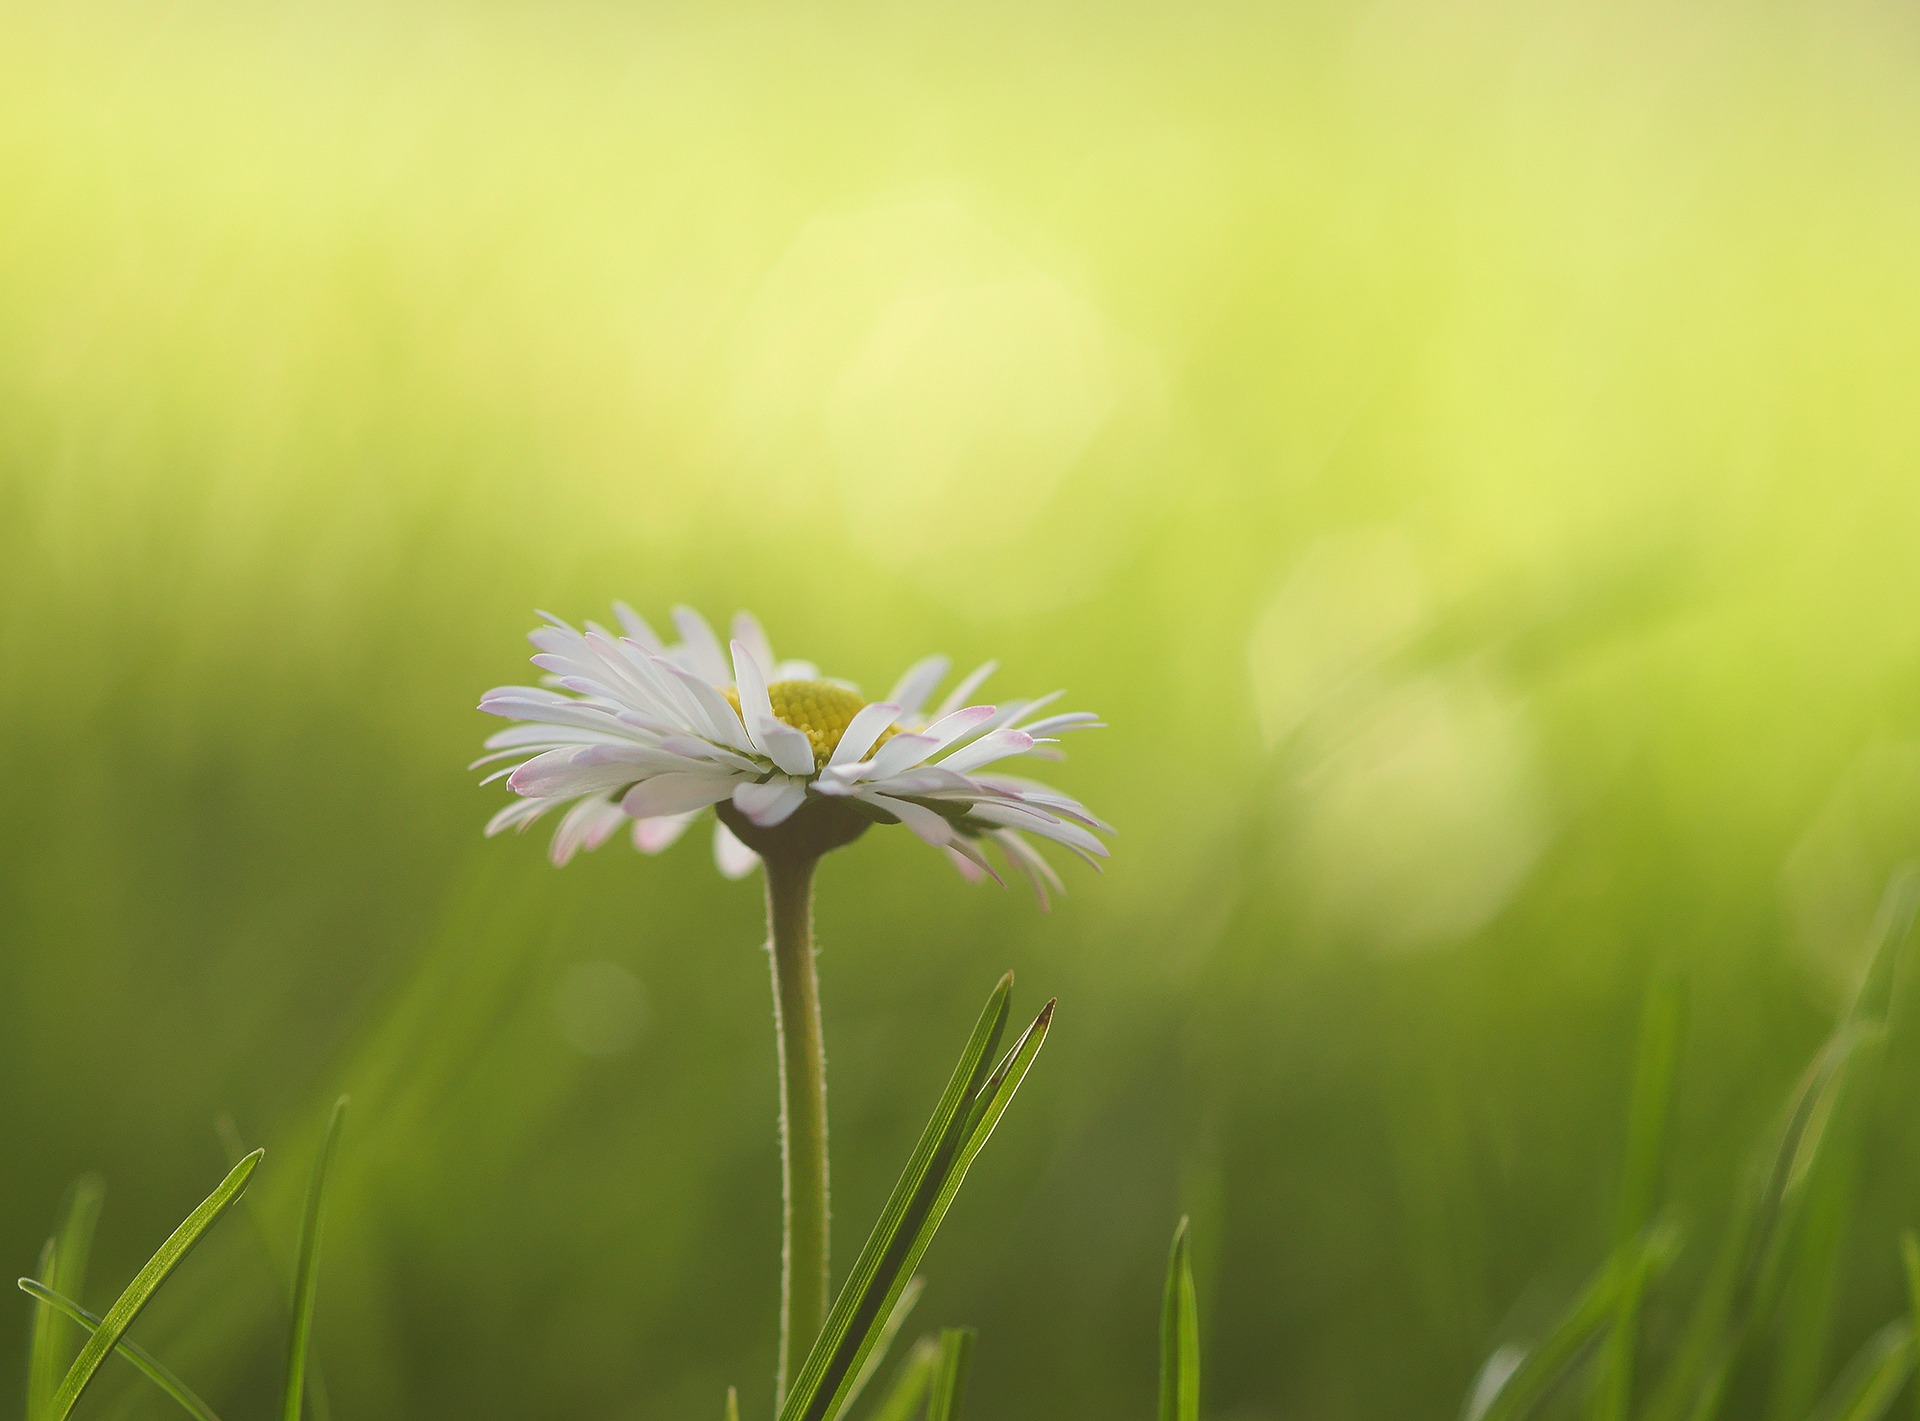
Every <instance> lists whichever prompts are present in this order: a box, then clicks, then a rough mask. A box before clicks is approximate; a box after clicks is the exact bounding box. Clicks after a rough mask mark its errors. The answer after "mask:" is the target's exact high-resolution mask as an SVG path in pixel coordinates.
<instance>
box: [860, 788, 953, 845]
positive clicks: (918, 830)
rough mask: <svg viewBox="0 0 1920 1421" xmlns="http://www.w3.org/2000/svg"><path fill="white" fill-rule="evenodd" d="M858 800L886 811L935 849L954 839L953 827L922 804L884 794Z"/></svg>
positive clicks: (864, 796) (866, 795)
mask: <svg viewBox="0 0 1920 1421" xmlns="http://www.w3.org/2000/svg"><path fill="white" fill-rule="evenodd" d="M860 798H862V799H864V800H866V801H867V803H869V804H872V805H875V806H877V807H878V808H881V809H884V810H886V811H887V813H889V814H891V815H892V816H893V817H894V818H896V819H898V820H899V821H900V822H901V823H902V824H904V825H906V826H907V827H908V828H909V829H911V830H913V832H914V833H915V834H917V835H919V836H920V838H922V839H924V840H925V841H926V842H927V843H929V844H932V845H933V846H934V847H935V848H945V847H946V846H947V845H948V844H950V843H952V842H953V840H954V838H955V837H956V836H955V834H954V832H953V826H952V825H951V824H949V823H948V822H947V821H946V820H945V819H943V818H942V817H941V816H940V815H938V814H935V813H934V812H933V811H932V810H931V809H928V808H927V807H926V806H925V805H924V804H915V803H914V802H913V801H912V800H910V799H895V798H893V796H891V795H886V794H862V795H861V796H860Z"/></svg>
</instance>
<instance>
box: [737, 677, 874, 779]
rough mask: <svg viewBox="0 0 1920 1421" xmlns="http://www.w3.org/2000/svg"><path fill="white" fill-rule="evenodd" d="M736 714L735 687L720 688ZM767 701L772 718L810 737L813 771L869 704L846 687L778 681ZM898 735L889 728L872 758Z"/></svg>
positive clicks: (809, 682) (811, 682)
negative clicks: (770, 708) (771, 706)
mask: <svg viewBox="0 0 1920 1421" xmlns="http://www.w3.org/2000/svg"><path fill="white" fill-rule="evenodd" d="M720 694H721V695H723V696H725V697H726V698H727V700H728V701H729V702H730V703H731V704H732V706H733V708H734V709H735V710H739V709H740V693H739V691H737V690H735V689H734V688H733V687H732V686H724V687H722V688H721V691H720ZM767 699H768V701H770V702H771V703H772V704H773V718H774V719H775V720H779V721H784V722H786V723H787V724H788V725H790V726H792V727H793V728H794V729H795V730H797V731H799V732H800V733H801V734H803V735H805V736H806V737H807V743H808V744H809V745H811V746H812V747H813V767H814V768H815V769H816V770H817V769H820V768H822V767H823V766H824V765H825V764H826V763H827V760H828V759H829V758H830V757H831V756H832V754H833V747H834V746H836V745H838V744H839V743H840V737H841V736H843V735H845V734H846V733H847V727H848V726H849V725H851V724H852V723H853V718H854V717H855V716H856V715H858V714H859V713H860V711H861V709H862V708H863V707H864V706H865V705H866V702H865V701H863V700H861V699H860V697H859V696H857V695H855V694H854V693H853V692H852V691H849V690H848V689H847V688H846V687H845V686H836V685H834V684H833V683H832V682H831V681H775V682H774V683H773V684H772V685H771V686H768V687H767ZM898 733H899V727H898V726H892V725H890V726H888V727H887V728H886V729H885V730H883V731H881V732H880V738H879V739H877V740H875V741H874V742H873V745H872V747H871V748H870V749H869V750H868V752H867V753H868V754H869V755H871V754H872V753H873V751H874V750H878V749H879V748H880V747H881V746H882V745H884V744H886V743H887V742H888V741H889V740H891V739H892V738H893V737H894V736H895V735H896V734H898Z"/></svg>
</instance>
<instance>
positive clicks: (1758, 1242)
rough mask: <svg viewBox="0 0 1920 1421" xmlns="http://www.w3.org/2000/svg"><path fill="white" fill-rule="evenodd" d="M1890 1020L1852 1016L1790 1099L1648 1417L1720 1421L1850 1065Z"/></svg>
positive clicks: (1770, 1294) (1772, 1289) (1774, 1283)
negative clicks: (1729, 1386) (1873, 1020)
mask: <svg viewBox="0 0 1920 1421" xmlns="http://www.w3.org/2000/svg"><path fill="white" fill-rule="evenodd" d="M1883 1032H1884V1027H1882V1026H1880V1025H1878V1024H1876V1023H1869V1022H1857V1021H1853V1020H1851V1019H1849V1020H1848V1021H1846V1022H1845V1023H1843V1024H1842V1025H1841V1026H1840V1027H1839V1029H1838V1030H1836V1031H1835V1032H1834V1033H1833V1035H1832V1036H1830V1037H1828V1038H1827V1040H1826V1043H1825V1044H1824V1045H1823V1046H1822V1047H1821V1048H1820V1050H1819V1052H1818V1053H1817V1054H1816V1055H1815V1056H1814V1058H1813V1060H1812V1061H1811V1062H1810V1063H1809V1064H1808V1066H1807V1069H1806V1070H1805V1071H1804V1072H1803V1073H1802V1075H1801V1077H1800V1081H1799V1083H1798V1085H1797V1086H1796V1087H1795V1090H1794V1093H1793V1095H1792V1096H1791V1097H1790V1098H1789V1101H1788V1104H1787V1109H1786V1113H1785V1117H1784V1119H1783V1120H1782V1122H1781V1124H1780V1125H1779V1127H1778V1128H1777V1131H1776V1132H1774V1133H1772V1134H1771V1135H1770V1136H1769V1139H1768V1145H1769V1148H1768V1149H1767V1151H1766V1152H1765V1153H1764V1154H1762V1155H1761V1156H1760V1157H1759V1158H1758V1159H1757V1160H1756V1162H1755V1168H1754V1170H1753V1172H1752V1174H1751V1175H1750V1176H1749V1180H1750V1182H1749V1183H1748V1184H1747V1186H1746V1188H1745V1189H1743V1190H1740V1191H1738V1192H1737V1194H1736V1198H1735V1202H1734V1206H1733V1208H1732V1210H1730V1214H1731V1223H1730V1225H1729V1227H1728V1230H1727V1233H1726V1236H1725V1241H1724V1242H1723V1244H1722V1246H1721V1251H1720V1254H1719V1257H1718V1259H1717V1260H1716V1262H1715V1265H1714V1268H1713V1270H1712V1272H1711V1273H1710V1274H1709V1277H1708V1282H1707V1285H1706V1287H1705V1288H1704V1289H1703V1290H1702V1293H1701V1296H1700V1300H1699V1302H1698V1303H1696V1304H1695V1307H1694V1310H1693V1315H1692V1318H1691V1319H1690V1321H1689V1322H1688V1325H1687V1329H1686V1332H1685V1334H1684V1337H1683V1340H1682V1342H1681V1345H1680V1349H1679V1351H1678V1353H1677V1354H1676V1356H1675V1358H1674V1361H1673V1363H1672V1364H1671V1366H1670V1367H1669V1368H1668V1370H1667V1374H1666V1376H1665V1377H1664V1378H1662V1381H1661V1384H1660V1387H1659V1389H1658V1391H1657V1392H1656V1394H1655V1396H1654V1399H1653V1402H1652V1403H1651V1405H1650V1406H1649V1407H1648V1411H1647V1417H1648V1421H1713V1418H1714V1417H1716V1416H1718V1415H1719V1412H1720V1406H1721V1403H1722V1401H1723V1400H1724V1399H1725V1395H1726V1389H1727V1384H1728V1381H1729V1379H1730V1378H1731V1375H1732V1371H1733V1366H1734V1363H1735V1361H1736V1360H1737V1359H1738V1358H1739V1356H1740V1353H1741V1349H1742V1348H1743V1347H1744V1346H1745V1345H1746V1340H1747V1335H1748V1332H1749V1330H1750V1329H1751V1328H1752V1326H1753V1323H1754V1321H1755V1320H1756V1319H1757V1318H1759V1317H1762V1316H1764V1315H1765V1314H1766V1312H1767V1311H1768V1308H1769V1305H1770V1303H1771V1302H1772V1300H1773V1298H1774V1297H1776V1296H1777V1294H1778V1291H1779V1287H1780V1284H1781V1279H1782V1275H1783V1274H1784V1272H1785V1268H1784V1260H1785V1256H1786V1252H1787V1250H1786V1246H1785V1245H1786V1242H1787V1240H1788V1239H1789V1238H1790V1236H1791V1233H1792V1229H1791V1224H1792V1222H1793V1217H1794V1212H1795V1207H1796V1205H1797V1204H1798V1202H1799V1195H1800V1185H1801V1183H1802V1182H1803V1181H1804V1180H1805V1179H1806V1177H1807V1175H1808V1173H1809V1172H1810V1171H1811V1170H1812V1168H1813V1166H1814V1164H1815V1163H1816V1162H1817V1161H1818V1159H1819V1157H1820V1151H1821V1146H1822V1144H1823V1142H1824V1141H1825V1139H1826V1134H1827V1131H1826V1126H1827V1123H1828V1122H1829V1121H1830V1120H1831V1118H1832V1116H1833V1113H1834V1108H1835V1104H1836V1102H1837V1100H1838V1096H1839V1092H1840V1090H1841V1088H1842V1086H1843V1085H1844V1084H1845V1082H1846V1078H1847V1072H1848V1068H1849V1066H1850V1064H1851V1063H1852V1061H1853V1058H1854V1055H1855V1053H1856V1052H1857V1051H1858V1050H1859V1048H1860V1047H1861V1045H1862V1044H1863V1043H1865V1042H1866V1041H1868V1040H1870V1039H1875V1038H1877V1037H1878V1036H1879V1035H1880V1034H1882V1033H1883Z"/></svg>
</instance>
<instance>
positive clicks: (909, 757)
mask: <svg viewBox="0 0 1920 1421" xmlns="http://www.w3.org/2000/svg"><path fill="white" fill-rule="evenodd" d="M939 748H940V742H939V741H938V740H935V739H934V738H933V737H932V736H931V735H926V734H919V733H916V734H913V735H896V736H894V737H893V739H891V740H889V741H888V742H887V743H886V744H885V745H882V746H881V747H880V748H879V749H878V750H876V751H874V752H873V758H872V759H871V760H868V761H867V762H866V764H865V765H864V766H863V767H860V778H861V779H863V780H883V779H885V778H886V777H887V776H888V775H897V774H899V773H900V772H901V771H902V770H910V769H912V768H913V767H914V766H915V765H917V764H919V763H920V762H921V761H922V760H924V759H926V758H927V756H929V755H931V754H933V752H934V751H936V750H938V749H939Z"/></svg>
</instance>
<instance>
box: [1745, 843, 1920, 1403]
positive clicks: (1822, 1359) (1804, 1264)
mask: <svg viewBox="0 0 1920 1421" xmlns="http://www.w3.org/2000/svg"><path fill="white" fill-rule="evenodd" d="M1916 901H1920V900H1917V898H1916V880H1915V878H1914V876H1913V874H1912V873H1911V871H1906V872H1902V873H1900V874H1897V875H1895V876H1894V878H1893V880H1892V881H1891V882H1890V883H1889V884H1888V885H1887V890H1886V892H1885V893H1884V894H1883V895H1882V896H1881V900H1880V907H1879V911H1878V912H1877V913H1876V915H1875V918H1874V923H1873V928H1872V931H1871V933H1870V934H1869V937H1868V940H1867V958H1866V960H1867V965H1866V970H1865V971H1864V972H1863V973H1862V974H1861V979H1860V987H1859V990H1858V991H1857V992H1856V993H1855V994H1854V999H1853V1003H1852V1005H1851V1006H1850V1007H1849V1009H1848V1012H1847V1016H1846V1024H1847V1025H1848V1026H1850V1027H1852V1028H1854V1029H1856V1030H1858V1031H1860V1032H1861V1033H1862V1037H1861V1042H1860V1045H1859V1046H1858V1047H1857V1048H1856V1050H1855V1052H1854V1056H1853V1059H1852V1060H1851V1061H1850V1062H1849V1064H1848V1065H1847V1067H1846V1069H1845V1071H1844V1072H1843V1073H1842V1078H1841V1079H1840V1080H1839V1081H1837V1082H1836V1085H1835V1088H1834V1089H1833V1090H1832V1091H1830V1092H1828V1094H1827V1103H1826V1107H1825V1109H1826V1117H1827V1118H1826V1119H1824V1120H1823V1121H1821V1122H1820V1129H1819V1132H1818V1135H1817V1137H1816V1138H1815V1139H1814V1140H1813V1145H1814V1149H1815V1150H1817V1153H1818V1168H1815V1161H1814V1158H1813V1157H1812V1153H1811V1152H1809V1157H1808V1158H1807V1159H1806V1161H1805V1162H1804V1164H1803V1165H1802V1167H1801V1170H1800V1174H1799V1176H1798V1180H1799V1187H1800V1189H1801V1192H1802V1198H1801V1200H1800V1203H1799V1206H1798V1209H1797V1211H1796V1213H1797V1217H1796V1219H1795V1220H1794V1232H1795V1237H1794V1238H1793V1239H1792V1240H1791V1241H1790V1246H1789V1247H1787V1248H1785V1249H1783V1250H1782V1255H1781V1265H1780V1269H1779V1271H1778V1273H1777V1275H1776V1276H1774V1277H1772V1278H1770V1279H1769V1280H1768V1281H1769V1283H1770V1284H1771V1285H1772V1286H1771V1288H1770V1290H1769V1291H1768V1293H1767V1294H1766V1295H1763V1296H1762V1297H1761V1298H1760V1299H1759V1300H1758V1306H1759V1307H1761V1308H1763V1309H1765V1311H1766V1313H1767V1314H1768V1315H1771V1314H1772V1313H1773V1311H1774V1308H1775V1305H1776V1304H1778V1307H1779V1327H1778V1331H1777V1336H1778V1342H1777V1344H1776V1348H1775V1353H1774V1356H1773V1394H1772V1397H1771V1398H1770V1402H1771V1405H1770V1408H1769V1415H1770V1417H1771V1418H1772V1421H1800V1418H1801V1417H1803V1416H1805V1415H1806V1414H1807V1413H1808V1411H1809V1410H1810V1409H1812V1407H1813V1405H1814V1402H1815V1399H1816V1398H1817V1397H1818V1396H1819V1395H1820V1387H1821V1378H1822V1376H1823V1374H1824V1373H1825V1371H1826V1368H1827V1353H1828V1343H1829V1338H1830V1336H1831V1334H1832V1330H1833V1310H1834V1298H1835V1295H1836V1293H1837V1291H1838V1288H1839V1281H1840V1266H1841V1255H1842V1252H1843V1250H1844V1249H1845V1246H1846V1234H1847V1226H1848V1224H1849V1222H1850V1220H1851V1216H1852V1212H1853V1196H1854V1189H1855V1182H1856V1176H1857V1174H1858V1167H1859V1157H1860V1147H1861V1140H1862V1136H1863V1134H1864V1130H1865V1127H1866V1123H1867V1121H1866V1116H1867V1113H1868V1110H1869V1108H1870V1103H1871V1097H1872V1094H1873V1090H1874V1085H1875V1082H1876V1079H1877V1076H1878V1071H1877V1069H1876V1066H1877V1063H1878V1060H1879V1056H1880V1051H1879V1047H1880V1045H1881V1044H1882V1043H1883V1042H1884V1039H1885V1034H1886V1024H1887V1018H1888V1013H1889V1012H1890V1010H1891V1009H1892V1005H1893V993H1894V988H1895V985H1896V983H1897V981H1898V980H1899V976H1900V965H1901V961H1902V958H1903V957H1904V955H1905V952H1904V950H1905V947H1906V943H1907V939H1908V934H1909V933H1910V932H1911V930H1912V927H1913V919H1914V909H1915V905H1916ZM1788 1278H1791V1279H1792V1286H1791V1288H1788V1287H1787V1286H1786V1280H1787V1279H1788Z"/></svg>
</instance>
